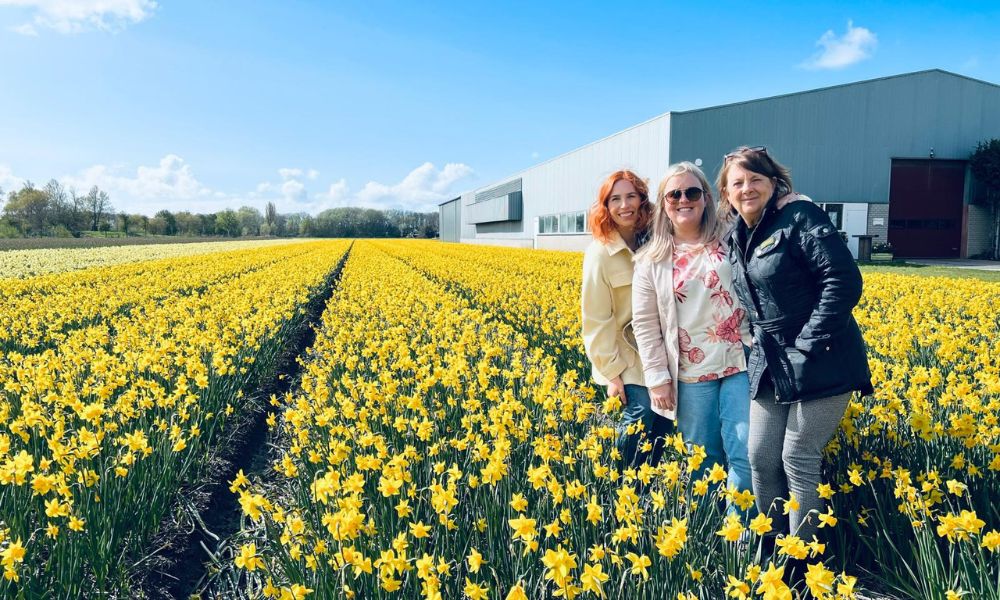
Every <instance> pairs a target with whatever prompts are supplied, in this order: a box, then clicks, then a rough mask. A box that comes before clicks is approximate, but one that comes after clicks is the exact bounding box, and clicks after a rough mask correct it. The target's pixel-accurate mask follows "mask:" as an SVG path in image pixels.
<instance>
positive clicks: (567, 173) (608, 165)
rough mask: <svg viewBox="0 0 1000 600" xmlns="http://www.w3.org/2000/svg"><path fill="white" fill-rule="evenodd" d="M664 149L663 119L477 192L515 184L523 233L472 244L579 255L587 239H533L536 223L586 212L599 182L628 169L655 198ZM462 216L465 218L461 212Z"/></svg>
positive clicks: (481, 237)
mask: <svg viewBox="0 0 1000 600" xmlns="http://www.w3.org/2000/svg"><path fill="white" fill-rule="evenodd" d="M669 148H670V114H669V113H667V114H664V115H660V116H659V117H656V118H653V119H651V120H649V121H646V122H644V123H640V124H639V125H636V126H634V127H630V128H629V129H626V130H624V131H621V132H619V133H616V134H614V135H611V136H608V137H606V138H604V139H601V140H598V141H596V142H593V143H591V144H588V145H586V146H583V147H582V148H578V149H576V150H573V151H571V152H567V153H566V154H563V155H561V156H558V157H556V158H553V159H551V160H548V161H546V162H543V163H541V164H539V165H536V166H534V167H531V168H529V169H526V170H525V171H522V172H520V173H517V174H515V175H513V176H511V177H508V178H506V179H503V180H500V181H496V182H492V183H490V184H489V185H487V186H483V187H482V188H479V189H478V190H475V191H476V192H480V191H483V190H485V189H488V188H492V187H494V186H497V185H500V184H502V183H504V182H505V181H509V180H511V179H516V178H518V177H520V178H521V181H522V187H521V190H522V196H523V217H522V218H523V221H522V223H523V231H521V232H513V233H489V234H476V235H475V240H476V241H479V242H485V243H500V242H501V240H503V241H506V242H507V243H512V242H514V241H515V240H524V241H527V242H528V245H530V246H534V247H538V248H553V249H561V250H562V249H564V250H577V249H583V248H585V247H586V245H587V243H589V242H590V239H591V238H590V234H589V233H584V234H572V235H558V234H542V235H539V234H538V217H539V216H542V215H549V214H555V213H567V212H576V211H586V210H587V209H588V208H589V207H590V204H591V203H592V202H593V201H594V198H595V196H596V194H597V189H598V187H600V185H601V182H602V181H603V180H604V178H605V177H607V176H608V175H609V174H611V173H612V172H614V171H616V170H618V169H622V168H625V169H631V170H633V171H635V172H636V173H637V174H639V176H640V177H643V178H645V179H647V181H648V184H649V187H650V195H651V196H653V195H655V193H656V186H657V185H658V184H659V180H660V178H662V177H663V174H664V173H666V170H667V166H668V165H669V163H670V160H669ZM473 196H474V194H473ZM464 201H465V198H463V202H464ZM464 214H467V213H466V212H465V210H464V207H463V215H464ZM491 240H495V241H491ZM462 241H472V240H466V239H463V240H462Z"/></svg>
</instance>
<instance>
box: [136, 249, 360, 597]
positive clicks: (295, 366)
mask: <svg viewBox="0 0 1000 600" xmlns="http://www.w3.org/2000/svg"><path fill="white" fill-rule="evenodd" d="M350 253H351V249H348V251H347V252H346V253H345V254H344V256H343V258H342V259H341V260H340V262H339V263H338V264H337V266H336V267H335V268H334V270H333V271H332V272H331V273H330V276H329V277H328V279H327V281H326V283H325V284H324V286H323V288H322V289H321V290H320V292H319V293H318V294H316V296H315V297H313V299H312V300H311V301H310V302H309V304H308V305H307V306H306V314H305V318H304V319H303V320H302V323H301V324H300V326H299V327H298V329H297V330H296V331H295V334H294V335H293V336H292V339H291V340H290V341H289V342H288V345H287V346H286V347H285V351H284V353H283V354H282V357H281V359H280V361H279V366H278V368H277V372H276V373H275V375H274V377H273V378H272V379H270V380H269V381H266V382H263V384H262V385H259V386H258V387H257V388H256V389H253V390H244V391H245V393H246V399H245V400H246V402H247V404H248V406H250V407H251V409H250V410H248V411H246V416H245V417H244V418H243V420H242V421H241V422H240V423H239V424H238V425H237V426H236V427H235V428H233V430H232V433H231V434H230V435H229V436H228V437H227V438H226V439H223V440H222V443H221V444H220V445H219V451H218V453H217V454H216V456H215V457H214V458H213V459H212V460H211V461H210V462H209V464H208V465H206V467H205V469H203V471H202V473H201V474H200V477H199V480H198V481H197V482H195V483H193V484H191V485H189V486H188V487H187V489H185V490H183V491H182V492H181V494H179V497H180V498H181V500H179V502H178V504H177V506H175V508H174V510H173V513H172V514H171V515H170V516H168V517H167V519H165V520H164V522H163V524H162V525H161V532H160V534H159V535H157V536H156V538H155V539H154V541H153V543H152V544H151V546H150V549H149V553H148V556H146V557H145V558H143V559H142V561H140V563H139V564H137V565H136V566H135V567H134V571H135V575H134V581H135V585H134V586H133V588H134V589H135V590H136V594H137V595H138V596H139V597H144V598H149V599H151V600H167V599H186V598H189V597H191V596H192V594H196V593H198V592H199V591H200V590H201V589H202V588H203V587H204V582H205V581H206V579H207V578H208V577H209V576H210V575H211V573H210V570H211V569H212V566H211V563H212V562H213V561H212V558H213V556H219V555H220V554H222V552H221V551H222V550H223V549H224V548H225V546H226V544H227V540H228V538H230V537H231V536H232V535H233V534H235V533H236V532H237V531H239V528H240V508H239V502H238V499H237V497H236V495H235V494H233V493H232V492H231V491H230V490H229V486H230V483H229V482H230V481H232V480H233V479H235V477H236V473H237V472H238V471H240V470H241V469H242V470H243V472H244V473H245V474H246V475H248V476H251V477H253V476H254V475H261V474H264V473H265V472H266V471H267V470H268V469H269V468H270V467H269V465H270V456H269V448H268V443H267V437H268V428H267V415H268V412H269V410H268V409H269V408H271V407H270V404H269V399H270V398H271V396H272V395H276V396H281V395H282V394H284V393H285V392H287V391H289V390H290V389H291V388H292V386H293V384H294V383H295V382H297V381H298V380H299V374H300V371H301V365H300V364H299V363H298V361H297V360H296V359H297V358H298V357H299V356H300V355H302V354H304V353H305V351H306V350H307V349H308V348H309V347H310V346H312V344H313V342H314V340H315V338H316V331H315V328H314V327H315V326H316V324H317V323H318V322H319V320H320V317H321V316H322V314H323V310H324V309H325V307H326V303H327V301H328V300H329V299H330V296H331V295H332V294H333V291H334V289H336V286H337V282H338V281H339V280H340V274H341V272H342V271H343V268H344V264H345V263H346V262H347V258H348V256H350Z"/></svg>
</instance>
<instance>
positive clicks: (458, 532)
mask: <svg viewBox="0 0 1000 600" xmlns="http://www.w3.org/2000/svg"><path fill="white" fill-rule="evenodd" d="M439 249H441V247H440V246H438V245H433V244H419V243H403V242H394V243H379V242H359V243H357V244H356V246H355V247H354V250H353V251H352V253H351V256H350V259H349V260H348V262H347V265H346V267H345V270H344V273H343V277H342V279H341V281H340V283H339V285H338V289H337V290H336V292H335V293H334V295H333V297H332V299H331V300H330V302H329V304H328V306H327V308H326V311H325V313H324V316H323V323H322V327H321V328H320V329H319V330H318V332H317V338H316V342H315V344H314V346H313V348H312V349H311V350H310V352H309V354H308V356H307V357H306V358H305V360H304V363H303V364H304V369H303V372H304V375H303V378H302V382H301V387H300V389H299V390H298V391H297V392H295V393H289V394H288V395H287V396H286V397H284V398H282V399H281V404H282V410H281V411H280V414H279V413H278V412H276V413H275V419H274V433H275V436H276V439H277V440H279V444H278V445H279V447H280V448H281V451H280V454H279V455H278V456H277V457H276V458H275V460H274V463H273V469H274V471H273V475H274V479H273V480H269V478H263V479H262V478H259V477H254V478H248V477H246V476H244V475H243V474H242V473H241V474H240V475H239V476H238V477H237V478H236V479H235V480H234V481H232V482H231V483H232V490H233V492H234V493H235V494H237V495H238V497H239V502H240V505H241V507H242V510H243V513H244V519H245V527H246V530H245V532H244V535H245V536H246V537H245V539H244V540H243V543H242V544H241V545H240V547H239V548H238V552H237V553H236V554H235V556H234V564H235V566H236V567H237V568H238V569H239V571H240V573H242V579H241V587H240V589H239V590H238V593H240V594H243V595H247V596H250V597H259V596H264V597H271V598H303V597H308V596H311V595H313V594H315V595H316V596H318V597H347V598H414V597H424V598H459V597H468V598H475V599H481V598H508V599H522V598H538V597H550V596H555V597H566V598H574V597H578V596H582V597H590V596H593V597H602V598H603V597H607V598H671V599H674V598H682V599H685V600H687V599H690V598H706V599H707V598H722V597H726V596H728V597H731V598H744V599H746V598H750V597H763V598H769V599H770V598H790V597H791V594H792V592H791V591H790V590H789V588H788V586H787V585H786V584H785V582H784V581H783V575H784V569H785V566H784V563H785V561H786V560H787V558H788V557H794V558H802V559H807V560H808V561H809V563H810V566H809V572H808V574H807V575H806V582H807V585H808V586H809V587H810V589H812V590H813V593H814V594H815V596H816V597H817V598H850V597H854V590H855V586H856V584H857V580H856V578H855V577H853V576H852V575H850V574H849V573H846V572H844V571H842V570H837V571H834V570H831V569H830V568H828V567H826V566H824V564H823V562H822V559H823V558H824V557H825V556H826V555H827V550H826V547H825V546H824V544H823V543H821V542H820V541H818V540H802V539H799V538H797V537H794V536H789V537H787V538H785V539H783V540H782V541H781V544H780V546H781V550H780V552H779V557H778V559H777V560H776V561H774V562H766V563H765V564H760V563H759V562H758V561H757V560H755V549H756V542H757V540H758V538H759V536H760V535H762V534H764V533H766V532H768V531H769V530H770V528H771V526H772V524H771V523H770V522H769V519H766V518H764V517H757V518H754V519H750V518H749V516H748V514H747V513H745V512H743V509H747V508H749V507H750V505H751V504H752V502H753V498H752V496H750V495H749V494H737V493H735V492H732V491H728V490H726V489H724V487H722V485H721V482H722V481H724V479H725V470H724V469H723V468H722V466H721V465H705V466H706V467H710V468H707V469H705V470H704V475H703V476H699V477H696V478H694V479H692V477H691V475H690V474H691V473H692V472H695V471H697V470H698V469H699V467H701V466H702V465H701V462H702V460H703V457H704V454H703V451H702V450H701V449H700V448H689V447H688V446H687V445H685V444H684V442H683V440H681V439H680V438H679V437H678V436H673V437H671V438H670V439H669V440H668V443H667V446H666V448H665V450H664V456H663V461H662V462H661V464H660V465H659V466H658V467H656V468H651V467H649V466H648V465H647V466H644V467H642V468H640V469H631V468H629V469H625V468H623V466H622V465H621V460H620V458H621V457H620V456H619V455H618V454H617V450H616V449H615V441H616V438H617V436H618V435H620V434H622V433H623V432H622V431H619V430H617V429H616V427H615V423H616V422H617V419H616V416H617V411H619V410H620V404H619V403H618V401H617V400H616V399H611V400H610V401H600V400H598V399H596V398H595V393H594V389H593V387H592V386H591V385H590V384H589V383H587V382H585V381H584V379H585V378H584V377H582V376H581V375H580V374H579V373H578V372H577V371H576V370H575V369H572V368H562V367H561V361H560V359H559V358H558V357H556V356H553V355H552V354H550V353H548V352H547V351H546V350H545V349H543V347H542V345H541V344H539V343H538V342H537V339H549V338H548V337H542V338H535V337H534V336H533V335H532V331H531V327H532V326H533V325H532V324H531V321H530V319H531V315H536V314H538V313H536V309H535V308H533V307H528V306H523V305H513V306H512V305H507V306H506V307H504V311H503V312H498V311H495V309H494V308H493V307H494V306H496V305H498V304H500V303H502V301H501V300H493V301H484V299H483V298H482V297H481V296H480V295H479V294H478V292H477V288H476V287H475V285H476V284H475V281H477V279H476V276H475V275H474V267H475V266H476V265H477V262H478V261H479V259H480V258H482V257H484V256H485V257H487V259H484V262H485V263H486V264H490V265H495V266H496V267H497V269H499V261H498V262H497V263H491V262H490V261H489V260H488V259H489V257H491V256H495V255H492V254H491V253H493V252H494V249H480V248H476V249H474V250H471V249H470V250H464V251H465V252H466V254H465V255H464V256H463V257H462V258H463V259H464V261H456V262H461V263H463V264H464V265H466V266H465V267H463V268H465V269H466V270H464V271H461V272H459V271H455V272H449V271H447V270H445V268H436V267H435V266H434V265H433V264H432V262H433V259H432V258H431V256H432V255H433V254H434V253H435V252H438V251H439ZM441 252H445V250H441ZM447 252H457V250H451V249H447ZM495 252H498V253H499V252H500V250H496V251H495ZM504 252H510V251H504ZM536 257H537V259H538V263H537V264H538V266H539V268H540V269H542V270H545V269H567V268H568V267H566V266H564V265H563V266H560V265H558V264H557V265H555V266H553V264H552V262H551V261H549V260H548V259H551V258H552V255H549V254H545V253H529V252H523V251H522V252H521V254H520V255H518V256H517V259H518V261H517V262H512V263H509V265H508V267H507V269H508V270H512V271H515V272H516V273H517V274H518V275H520V276H522V277H527V279H524V280H522V281H521V282H520V287H521V288H530V287H532V286H533V285H535V282H536V281H540V280H538V279H534V278H533V275H532V274H531V273H530V272H529V271H530V269H531V268H532V266H531V265H530V263H531V261H532V260H533V259H535V258H536ZM555 258H557V259H558V260H559V261H564V260H565V261H570V260H571V259H569V258H568V257H564V256H557V257H555ZM437 260H439V261H440V262H441V263H443V264H445V265H447V266H448V267H451V266H453V265H456V262H452V261H451V259H450V258H449V257H447V256H445V255H443V254H442V255H439V258H438V259H437ZM417 265H419V267H418V266H417ZM470 265H471V266H470ZM515 265H516V266H515ZM478 268H479V269H481V270H489V269H490V268H491V267H484V266H483V265H479V267H478ZM493 274H494V275H496V276H497V277H498V278H501V279H504V280H505V281H506V280H507V279H506V277H507V274H506V273H504V272H501V271H499V270H495V271H493ZM573 276H574V275H572V274H568V273H564V274H563V277H565V278H566V279H572V277H573ZM481 277H482V279H478V281H485V278H486V277H488V275H487V276H481ZM576 277H578V275H576ZM451 284H454V285H451ZM541 285H548V283H546V282H543V283H542V284H541ZM478 289H481V288H478ZM510 293H514V292H512V291H511V292H510ZM532 293H534V294H541V292H539V291H538V290H535V291H534V292H531V291H526V292H525V294H526V296H527V295H528V294H532ZM577 293H578V292H577ZM498 297H502V294H500V293H498ZM538 297H539V298H540V297H541V296H538ZM555 302H561V303H563V304H566V305H568V301H566V300H565V298H559V299H558V300H555V299H550V300H548V301H543V300H541V299H540V300H539V303H540V304H541V307H540V310H541V311H544V310H545V309H546V308H547V307H549V306H552V305H553V304H554V303H555ZM565 318H566V322H567V323H569V322H571V321H572V318H573V317H571V316H565ZM515 325H516V326H515ZM567 326H568V325H567ZM560 333H561V334H564V335H569V332H568V331H563V332H560ZM549 335H550V334H549V333H544V334H543V336H549ZM279 417H280V418H279ZM727 502H728V503H730V504H732V505H733V506H735V507H739V508H738V509H737V510H736V512H734V513H732V514H730V515H729V516H727V513H726V509H725V504H726V503H727ZM794 502H795V499H794V498H789V499H787V503H788V507H789V508H790V507H791V506H792V505H794ZM823 518H824V524H825V525H824V526H825V527H834V528H835V527H837V522H838V518H837V517H836V516H835V514H834V513H833V512H832V509H828V510H827V512H826V513H825V514H824V515H823ZM234 593H236V592H235V591H234Z"/></svg>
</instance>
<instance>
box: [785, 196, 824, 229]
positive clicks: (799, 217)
mask: <svg viewBox="0 0 1000 600" xmlns="http://www.w3.org/2000/svg"><path fill="white" fill-rule="evenodd" d="M781 213H782V215H783V216H784V217H785V219H786V220H788V221H791V222H793V223H795V224H796V225H800V226H805V227H806V228H810V227H811V226H814V225H818V224H820V223H823V222H826V223H829V221H830V217H828V216H827V214H826V211H824V210H823V209H822V208H820V207H819V205H817V204H816V203H814V202H789V203H788V204H786V205H785V206H784V208H782V210H781Z"/></svg>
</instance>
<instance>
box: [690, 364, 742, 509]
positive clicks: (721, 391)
mask: <svg viewBox="0 0 1000 600" xmlns="http://www.w3.org/2000/svg"><path fill="white" fill-rule="evenodd" d="M677 429H678V430H680V432H681V434H682V435H683V436H684V441H686V442H688V443H690V444H696V445H698V446H703V447H704V448H705V455H706V456H705V461H704V462H703V463H702V465H701V469H700V470H699V471H698V472H697V473H693V474H692V478H693V479H696V478H699V477H701V476H702V475H703V474H704V473H705V471H707V470H708V469H711V468H712V465H713V464H715V463H719V464H720V465H722V466H724V467H725V466H727V465H728V467H729V476H728V487H730V488H736V489H737V490H740V491H743V490H749V489H750V485H751V484H750V482H751V478H750V459H749V458H748V456H747V440H748V439H749V437H750V380H749V378H748V377H747V373H746V371H742V372H740V373H736V374H735V375H730V376H729V377H723V378H721V379H715V380H713V381H700V382H698V383H684V382H683V381H680V382H678V391H677Z"/></svg>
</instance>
